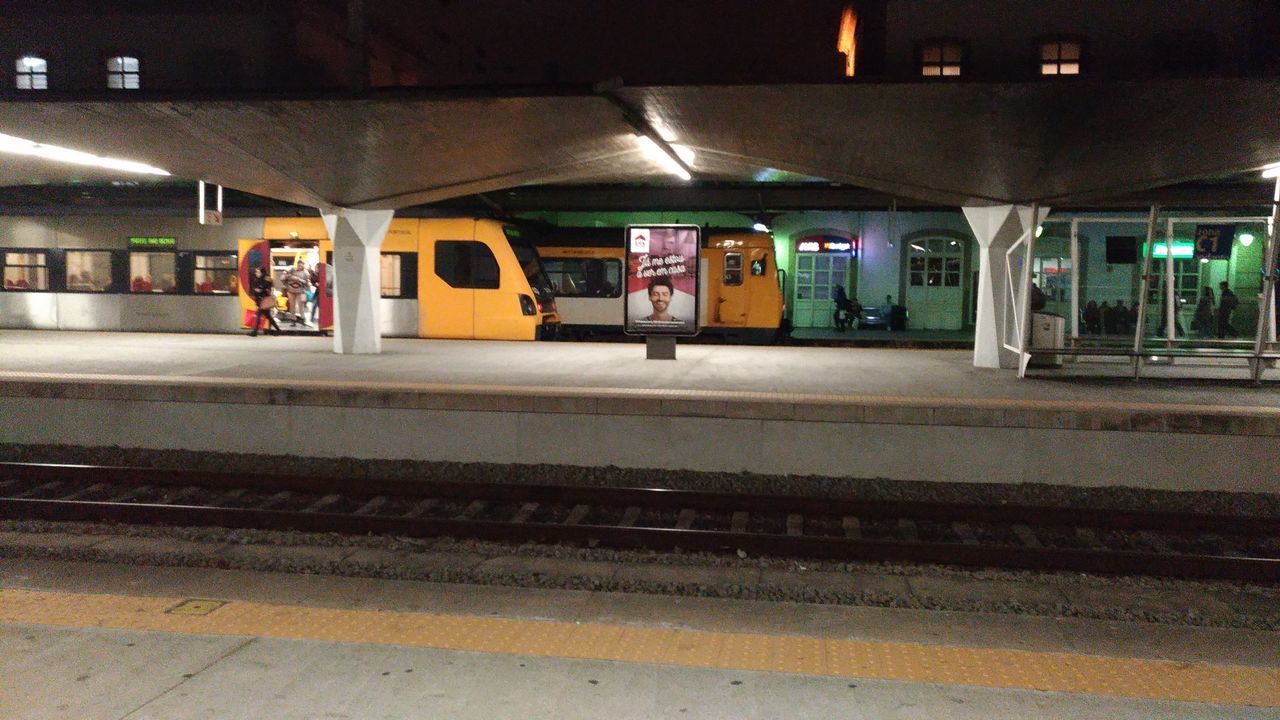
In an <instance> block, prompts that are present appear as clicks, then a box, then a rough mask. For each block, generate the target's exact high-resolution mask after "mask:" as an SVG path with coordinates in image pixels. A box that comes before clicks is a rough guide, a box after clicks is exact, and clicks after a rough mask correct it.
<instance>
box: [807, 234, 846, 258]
mask: <svg viewBox="0 0 1280 720" xmlns="http://www.w3.org/2000/svg"><path fill="white" fill-rule="evenodd" d="M795 242H796V252H802V253H833V254H845V253H851V252H853V251H854V250H856V249H857V248H858V239H857V238H848V237H840V236H838V235H807V236H805V237H800V238H796V241H795Z"/></svg>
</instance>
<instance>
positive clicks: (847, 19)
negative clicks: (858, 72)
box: [836, 4, 858, 77]
mask: <svg viewBox="0 0 1280 720" xmlns="http://www.w3.org/2000/svg"><path fill="white" fill-rule="evenodd" d="M836 50H838V51H839V52H841V53H843V54H844V76H845V77H853V74H854V65H855V63H856V62H857V59H858V58H857V55H858V15H857V13H855V12H854V11H853V5H852V4H850V5H845V6H844V12H843V13H842V14H841V15H840V34H839V36H838V37H837V38H836Z"/></svg>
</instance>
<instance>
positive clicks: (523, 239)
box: [502, 225, 555, 312]
mask: <svg viewBox="0 0 1280 720" xmlns="http://www.w3.org/2000/svg"><path fill="white" fill-rule="evenodd" d="M502 231H503V232H504V233H506V236H507V242H509V243H511V249H512V251H514V252H515V254H516V260H518V261H520V267H521V268H523V269H524V275H525V277H526V278H528V280H529V287H531V288H533V294H534V295H535V296H536V297H535V299H536V300H537V301H538V308H539V309H540V310H542V312H549V311H550V310H551V308H552V307H554V301H555V291H554V290H552V288H551V278H550V277H548V276H547V271H546V270H545V269H544V268H543V267H542V258H541V257H539V256H538V251H537V250H536V249H534V247H533V244H532V238H531V237H530V236H529V234H530V231H529V230H527V229H525V228H517V227H512V226H511V225H504V226H503V227H502Z"/></svg>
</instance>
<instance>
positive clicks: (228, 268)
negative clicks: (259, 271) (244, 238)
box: [153, 253, 239, 295]
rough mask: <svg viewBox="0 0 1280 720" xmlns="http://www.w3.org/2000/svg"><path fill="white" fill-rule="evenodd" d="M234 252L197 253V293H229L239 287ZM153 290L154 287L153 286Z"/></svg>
mask: <svg viewBox="0 0 1280 720" xmlns="http://www.w3.org/2000/svg"><path fill="white" fill-rule="evenodd" d="M236 274H237V265H236V256H235V253H197V254H196V269H195V274H194V282H195V291H196V294H197V295H230V294H232V293H234V292H236V291H237V290H238V289H239V281H238V279H237V277H236ZM153 290H154V288H153Z"/></svg>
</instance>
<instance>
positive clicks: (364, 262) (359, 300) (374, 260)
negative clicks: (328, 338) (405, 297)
mask: <svg viewBox="0 0 1280 720" xmlns="http://www.w3.org/2000/svg"><path fill="white" fill-rule="evenodd" d="M393 215H395V211H394V210H348V209H346V208H337V209H335V210H332V211H329V212H325V211H323V210H322V211H321V212H320V217H321V218H323V219H324V227H325V230H327V231H328V233H329V239H330V240H333V284H334V298H333V318H334V320H333V351H334V352H336V353H340V354H355V355H373V354H377V353H380V352H382V318H381V313H380V312H379V303H380V301H381V295H382V292H381V283H382V277H381V274H382V261H381V257H380V253H379V249H380V248H381V247H382V240H383V238H385V237H386V236H387V228H389V227H391V218H392V216H393Z"/></svg>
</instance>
